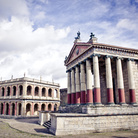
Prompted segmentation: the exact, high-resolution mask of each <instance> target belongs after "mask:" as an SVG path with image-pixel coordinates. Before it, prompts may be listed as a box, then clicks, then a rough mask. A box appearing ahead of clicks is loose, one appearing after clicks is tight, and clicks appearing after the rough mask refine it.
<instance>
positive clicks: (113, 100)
mask: <svg viewBox="0 0 138 138" xmlns="http://www.w3.org/2000/svg"><path fill="white" fill-rule="evenodd" d="M79 35H80V34H79ZM79 35H78V37H77V38H76V40H75V42H74V45H73V47H72V49H71V51H70V53H69V56H68V57H66V59H65V66H66V68H67V71H66V72H67V74H68V86H67V87H68V104H72V105H74V104H81V105H85V104H94V105H98V104H104V105H105V104H136V102H137V101H138V79H137V78H138V50H137V49H130V48H125V47H118V46H112V45H107V44H101V43H97V38H96V37H94V35H93V34H91V36H90V40H89V41H88V42H86V43H85V42H81V41H80V36H79Z"/></svg>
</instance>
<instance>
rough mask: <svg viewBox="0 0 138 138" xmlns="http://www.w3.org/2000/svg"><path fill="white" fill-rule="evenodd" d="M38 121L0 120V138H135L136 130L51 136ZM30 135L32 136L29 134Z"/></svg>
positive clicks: (137, 133)
mask: <svg viewBox="0 0 138 138" xmlns="http://www.w3.org/2000/svg"><path fill="white" fill-rule="evenodd" d="M37 120H38V119H18V120H15V119H1V118H0V138H24V137H25V138H41V137H50V138H54V137H57V138H72V137H73V138H137V137H138V130H135V131H131V130H124V131H117V132H106V133H91V134H85V135H68V136H53V135H52V134H49V133H48V132H47V130H46V129H45V128H44V127H43V126H40V125H38V124H37ZM31 133H32V134H31Z"/></svg>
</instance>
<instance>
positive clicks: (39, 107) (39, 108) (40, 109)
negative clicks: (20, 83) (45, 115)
mask: <svg viewBox="0 0 138 138" xmlns="http://www.w3.org/2000/svg"><path fill="white" fill-rule="evenodd" d="M41 110H42V109H41V103H39V109H38V111H41Z"/></svg>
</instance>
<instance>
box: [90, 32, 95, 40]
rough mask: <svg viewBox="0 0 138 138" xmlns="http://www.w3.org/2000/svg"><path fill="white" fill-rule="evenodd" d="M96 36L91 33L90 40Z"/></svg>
mask: <svg viewBox="0 0 138 138" xmlns="http://www.w3.org/2000/svg"><path fill="white" fill-rule="evenodd" d="M94 36H95V35H94V34H93V33H92V32H91V34H90V40H91V39H92V38H93V37H94Z"/></svg>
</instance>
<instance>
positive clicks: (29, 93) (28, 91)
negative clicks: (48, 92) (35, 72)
mask: <svg viewBox="0 0 138 138" xmlns="http://www.w3.org/2000/svg"><path fill="white" fill-rule="evenodd" d="M31 91H32V86H30V85H29V86H27V95H31Z"/></svg>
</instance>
